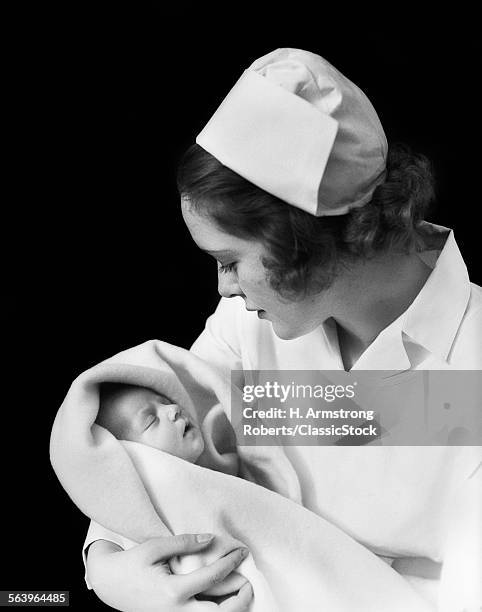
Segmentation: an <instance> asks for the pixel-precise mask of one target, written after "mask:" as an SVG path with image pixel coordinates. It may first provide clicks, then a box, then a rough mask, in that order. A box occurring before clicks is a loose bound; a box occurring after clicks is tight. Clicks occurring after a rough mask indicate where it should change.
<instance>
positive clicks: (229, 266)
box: [218, 262, 236, 272]
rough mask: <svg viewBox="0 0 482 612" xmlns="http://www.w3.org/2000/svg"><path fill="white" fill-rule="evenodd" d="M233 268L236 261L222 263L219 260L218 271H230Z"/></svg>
mask: <svg viewBox="0 0 482 612" xmlns="http://www.w3.org/2000/svg"><path fill="white" fill-rule="evenodd" d="M235 269H236V262H233V263H229V264H224V265H223V264H222V263H220V262H219V266H218V270H219V271H220V272H232V271H233V270H235Z"/></svg>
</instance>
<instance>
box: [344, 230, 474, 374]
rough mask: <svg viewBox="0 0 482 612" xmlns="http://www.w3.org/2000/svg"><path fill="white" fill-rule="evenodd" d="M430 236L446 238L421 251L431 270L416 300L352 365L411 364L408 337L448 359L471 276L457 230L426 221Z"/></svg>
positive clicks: (391, 367) (383, 366)
mask: <svg viewBox="0 0 482 612" xmlns="http://www.w3.org/2000/svg"><path fill="white" fill-rule="evenodd" d="M423 231H424V232H425V233H426V235H427V237H428V238H429V239H430V238H432V239H436V238H437V237H438V238H439V239H440V238H442V239H443V238H444V234H447V237H446V240H445V244H444V245H443V248H442V250H441V251H424V252H422V253H420V257H421V258H422V259H423V260H424V261H425V262H426V263H427V264H428V265H430V266H431V267H433V270H432V273H431V274H430V276H429V277H428V279H427V281H426V283H425V285H424V286H423V287H422V289H421V291H420V293H419V294H418V295H417V297H416V298H415V300H414V301H413V302H412V303H411V304H410V306H409V307H408V308H407V310H406V311H405V312H403V313H402V314H401V315H400V316H399V317H398V318H397V319H396V320H395V321H393V323H391V324H390V325H389V326H388V327H386V328H385V329H384V330H383V331H382V332H381V333H380V334H379V335H378V337H377V338H376V340H375V341H374V342H373V343H372V344H371V345H370V346H369V347H368V348H367V349H366V351H365V352H364V353H363V355H361V356H360V358H359V359H358V361H357V362H356V364H355V365H354V367H353V369H355V370H363V369H367V370H368V369H370V370H372V369H374V370H376V369H384V370H407V369H409V368H410V367H411V366H412V363H411V360H410V357H409V355H408V353H407V345H408V342H407V341H409V342H410V343H412V346H413V344H415V345H419V346H421V347H423V348H424V349H425V350H427V351H429V352H430V353H432V354H434V355H436V356H438V357H440V358H441V359H442V360H444V361H446V362H448V359H449V355H450V350H451V348H452V345H453V342H454V339H455V336H456V334H457V331H458V329H459V327H460V323H461V321H462V318H463V316H464V313H465V310H466V308H467V304H468V301H469V297H470V281H469V276H468V272H467V267H466V266H465V263H464V260H463V259H462V255H461V253H460V251H459V248H458V246H457V243H456V242H455V238H454V235H453V232H452V230H449V229H447V228H445V227H441V226H438V225H433V224H431V223H424V224H423Z"/></svg>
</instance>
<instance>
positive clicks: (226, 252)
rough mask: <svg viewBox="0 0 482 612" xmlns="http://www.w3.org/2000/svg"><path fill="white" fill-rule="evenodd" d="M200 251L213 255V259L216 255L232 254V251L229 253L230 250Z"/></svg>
mask: <svg viewBox="0 0 482 612" xmlns="http://www.w3.org/2000/svg"><path fill="white" fill-rule="evenodd" d="M201 251H204V252H205V253H209V255H213V256H214V257H216V255H232V254H233V253H234V251H231V250H230V249H218V250H214V251H212V250H210V249H201Z"/></svg>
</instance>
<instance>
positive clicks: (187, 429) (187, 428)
mask: <svg viewBox="0 0 482 612" xmlns="http://www.w3.org/2000/svg"><path fill="white" fill-rule="evenodd" d="M183 420H184V430H183V432H182V437H183V438H184V437H185V436H186V435H187V434H188V433H189V432H190V431H191V429H192V428H193V425H192V423H191V421H190V420H189V419H187V418H186V417H183Z"/></svg>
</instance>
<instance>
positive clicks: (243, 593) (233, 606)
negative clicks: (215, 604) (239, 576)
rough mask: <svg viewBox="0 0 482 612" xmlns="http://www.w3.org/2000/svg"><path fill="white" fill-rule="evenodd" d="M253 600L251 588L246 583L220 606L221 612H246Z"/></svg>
mask: <svg viewBox="0 0 482 612" xmlns="http://www.w3.org/2000/svg"><path fill="white" fill-rule="evenodd" d="M252 599H253V587H252V586H251V585H250V583H249V582H247V583H246V584H245V585H243V586H242V587H241V588H240V589H239V593H238V594H237V595H235V596H234V597H230V598H229V599H226V600H225V601H223V603H222V604H220V606H219V608H220V610H222V611H223V612H246V611H247V610H248V609H249V604H250V603H251V601H252Z"/></svg>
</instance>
